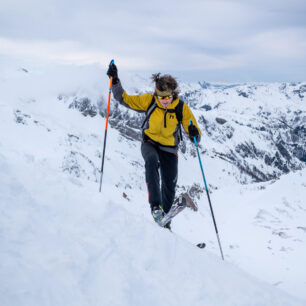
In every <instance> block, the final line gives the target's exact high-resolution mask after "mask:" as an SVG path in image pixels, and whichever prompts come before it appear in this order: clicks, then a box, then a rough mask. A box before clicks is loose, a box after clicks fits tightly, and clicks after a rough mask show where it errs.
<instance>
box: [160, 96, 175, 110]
mask: <svg viewBox="0 0 306 306" xmlns="http://www.w3.org/2000/svg"><path fill="white" fill-rule="evenodd" d="M157 98H158V101H159V102H160V104H161V105H162V106H163V107H164V108H168V107H169V105H170V104H171V103H172V101H173V96H166V97H163V96H157Z"/></svg>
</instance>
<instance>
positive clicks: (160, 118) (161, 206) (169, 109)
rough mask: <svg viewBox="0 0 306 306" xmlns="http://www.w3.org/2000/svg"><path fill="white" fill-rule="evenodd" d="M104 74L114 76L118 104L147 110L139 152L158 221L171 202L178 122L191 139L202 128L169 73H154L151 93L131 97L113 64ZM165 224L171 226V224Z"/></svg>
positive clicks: (114, 90)
mask: <svg viewBox="0 0 306 306" xmlns="http://www.w3.org/2000/svg"><path fill="white" fill-rule="evenodd" d="M107 75H108V76H109V77H112V78H113V83H112V84H113V85H112V92H113V95H114V98H115V99H116V100H117V101H118V102H119V103H120V104H122V105H124V106H126V107H128V108H131V109H133V110H136V111H140V112H146V119H145V121H144V124H143V127H142V128H143V133H142V134H143V141H142V145H141V153H142V156H143V158H144V161H145V174H146V183H147V187H148V193H149V203H150V206H151V213H152V216H153V218H154V220H155V221H156V222H157V223H159V222H160V221H161V220H162V218H163V217H164V215H165V214H166V213H167V212H168V211H169V210H170V208H171V206H172V204H173V201H174V196H175V187H176V183H177V175H178V154H177V151H178V144H179V142H180V140H181V124H182V126H183V128H184V130H185V131H186V133H187V134H188V136H189V138H190V139H191V141H194V137H196V140H197V142H199V141H200V138H201V131H200V129H199V127H198V125H197V122H196V120H195V118H194V116H193V114H192V112H191V110H190V108H189V107H188V105H187V104H185V103H184V102H182V101H180V100H179V97H178V93H179V91H178V83H177V81H176V80H175V79H174V78H173V77H172V76H170V75H163V76H161V75H160V73H158V74H154V75H153V76H152V80H153V82H154V83H155V89H154V93H153V94H151V93H146V94H142V95H133V96H132V95H128V94H127V93H126V91H125V90H124V89H123V88H122V85H121V82H120V80H119V78H118V70H117V67H116V65H115V64H114V63H111V64H110V65H109V68H108V71H107ZM160 176H161V187H160ZM166 227H168V228H170V224H167V225H166Z"/></svg>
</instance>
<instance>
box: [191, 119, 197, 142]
mask: <svg viewBox="0 0 306 306" xmlns="http://www.w3.org/2000/svg"><path fill="white" fill-rule="evenodd" d="M190 125H193V123H192V120H190ZM193 140H194V144H195V146H196V147H197V146H198V143H197V139H196V137H195V136H194V137H193Z"/></svg>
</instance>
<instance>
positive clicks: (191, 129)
mask: <svg viewBox="0 0 306 306" xmlns="http://www.w3.org/2000/svg"><path fill="white" fill-rule="evenodd" d="M188 133H189V138H190V140H191V141H192V142H194V137H195V138H196V140H197V142H198V140H199V138H200V134H199V131H198V129H197V127H196V126H195V125H193V124H192V123H191V124H190V125H189V126H188Z"/></svg>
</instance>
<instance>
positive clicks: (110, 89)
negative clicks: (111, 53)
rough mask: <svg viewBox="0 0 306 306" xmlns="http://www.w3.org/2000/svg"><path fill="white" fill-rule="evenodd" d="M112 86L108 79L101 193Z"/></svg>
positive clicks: (111, 81)
mask: <svg viewBox="0 0 306 306" xmlns="http://www.w3.org/2000/svg"><path fill="white" fill-rule="evenodd" d="M110 63H111V64H114V60H111V62H110ZM112 84H113V78H112V77H111V78H110V83H109V93H108V104H107V113H106V122H105V133H104V145H103V155H102V165H101V176H100V189H99V191H100V192H101V189H102V177H103V168H104V157H105V148H106V137H107V128H108V117H109V106H110V100H111V93H112Z"/></svg>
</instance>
